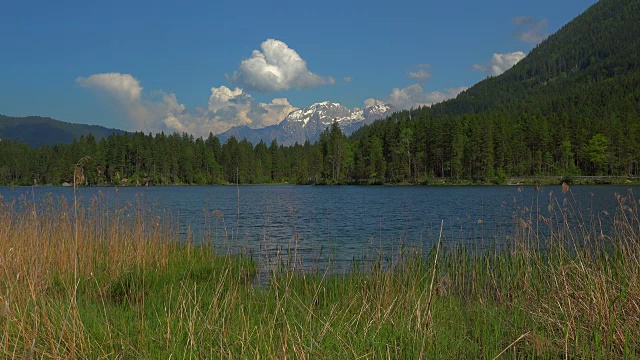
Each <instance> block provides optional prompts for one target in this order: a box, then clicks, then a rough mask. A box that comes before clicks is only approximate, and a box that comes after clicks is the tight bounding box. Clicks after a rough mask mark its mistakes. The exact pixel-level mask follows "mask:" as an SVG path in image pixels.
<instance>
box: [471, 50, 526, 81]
mask: <svg viewBox="0 0 640 360" xmlns="http://www.w3.org/2000/svg"><path fill="white" fill-rule="evenodd" d="M525 56H527V55H526V54H525V53H523V52H522V51H516V52H511V53H505V54H499V53H494V54H493V57H492V58H491V61H489V63H488V64H486V65H480V64H475V65H473V67H472V68H471V70H473V71H482V72H484V73H486V74H487V75H491V76H498V75H500V74H502V73H503V72H505V71H507V70H509V69H511V68H512V67H513V66H514V65H515V64H517V63H518V62H519V61H520V60H522V59H524V58H525Z"/></svg>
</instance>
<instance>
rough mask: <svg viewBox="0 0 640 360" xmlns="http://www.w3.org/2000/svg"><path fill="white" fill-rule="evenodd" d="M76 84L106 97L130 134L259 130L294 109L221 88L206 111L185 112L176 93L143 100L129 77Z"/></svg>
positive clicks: (282, 101)
mask: <svg viewBox="0 0 640 360" xmlns="http://www.w3.org/2000/svg"><path fill="white" fill-rule="evenodd" d="M76 81H77V82H78V83H79V84H80V85H81V86H83V87H86V88H91V89H94V90H96V92H97V93H99V94H102V95H105V96H106V97H107V98H108V99H109V100H110V101H111V102H112V103H113V104H114V105H115V106H116V107H117V108H118V109H120V110H122V111H124V113H125V114H126V115H127V118H128V119H129V120H130V121H131V126H130V127H129V129H128V130H132V131H144V132H160V131H169V132H174V131H177V132H180V133H182V132H187V133H190V134H193V135H195V136H203V137H206V136H207V135H208V134H209V133H210V132H212V133H214V134H218V133H221V132H224V131H226V130H228V129H230V128H231V127H233V126H237V125H246V126H249V127H252V128H258V127H264V126H268V125H273V124H277V123H278V122H280V121H282V120H283V119H284V118H285V117H286V115H287V114H289V112H291V111H293V110H296V108H295V107H293V106H292V105H291V104H289V101H288V100H287V99H286V98H276V99H273V100H272V101H271V102H270V103H261V102H258V101H256V100H255V99H254V98H253V97H252V96H251V95H250V94H248V93H246V92H245V91H244V90H243V89H240V88H235V89H234V90H231V89H229V88H227V87H226V86H221V87H217V88H216V87H214V88H212V89H211V96H210V97H209V102H208V105H207V107H206V108H199V109H196V110H195V111H188V110H187V109H186V108H185V106H184V105H183V104H180V103H179V102H178V99H177V97H176V95H175V94H167V93H164V92H159V94H160V97H159V98H158V99H151V100H149V99H146V98H145V96H144V94H143V91H142V90H143V88H142V86H140V82H139V81H138V80H137V79H136V78H135V77H133V76H131V75H129V74H119V73H109V74H94V75H91V76H88V77H86V78H84V77H79V78H78V79H77V80H76Z"/></svg>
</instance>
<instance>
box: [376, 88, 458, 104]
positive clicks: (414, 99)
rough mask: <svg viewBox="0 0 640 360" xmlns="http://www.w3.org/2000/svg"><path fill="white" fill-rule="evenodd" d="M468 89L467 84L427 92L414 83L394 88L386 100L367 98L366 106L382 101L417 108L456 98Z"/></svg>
mask: <svg viewBox="0 0 640 360" xmlns="http://www.w3.org/2000/svg"><path fill="white" fill-rule="evenodd" d="M466 89H468V88H467V87H466V86H461V87H455V88H446V89H444V90H443V91H432V92H425V91H424V89H423V88H422V86H420V85H419V84H413V85H410V86H407V87H405V88H402V89H400V88H394V89H393V90H392V91H391V94H389V96H388V97H387V99H385V100H376V99H373V98H371V99H367V100H365V106H372V105H376V104H380V103H386V104H391V105H392V106H394V107H395V108H397V109H409V108H417V107H420V106H431V105H433V104H437V103H439V102H443V101H445V100H448V99H452V98H455V97H456V96H458V94H460V93H461V92H463V91H465V90H466Z"/></svg>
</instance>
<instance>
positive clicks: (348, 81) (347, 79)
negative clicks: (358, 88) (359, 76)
mask: <svg viewBox="0 0 640 360" xmlns="http://www.w3.org/2000/svg"><path fill="white" fill-rule="evenodd" d="M342 81H344V82H346V83H350V82H352V81H353V78H352V77H351V76H344V77H343V78H342Z"/></svg>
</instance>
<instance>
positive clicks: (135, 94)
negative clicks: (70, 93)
mask: <svg viewBox="0 0 640 360" xmlns="http://www.w3.org/2000/svg"><path fill="white" fill-rule="evenodd" d="M76 82H77V83H78V84H80V86H82V87H85V88H90V89H92V90H94V91H96V93H98V94H99V95H101V96H104V97H105V98H106V99H107V100H108V101H109V102H111V103H112V104H113V105H114V106H115V107H116V108H117V109H118V110H120V111H123V112H124V114H125V115H126V117H127V118H128V119H129V120H130V121H131V125H130V126H129V129H130V130H143V131H153V132H155V131H160V130H163V126H162V123H161V122H160V123H159V122H158V120H159V119H164V118H165V117H169V116H172V115H175V114H177V113H181V112H184V105H182V104H179V103H178V101H177V99H176V96H175V94H165V93H163V92H160V96H159V99H156V100H155V101H154V100H145V99H143V98H142V90H143V88H142V86H141V85H140V81H138V79H136V78H135V77H133V76H132V75H130V74H120V73H104V74H94V75H91V76H88V77H79V78H77V79H76Z"/></svg>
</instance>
